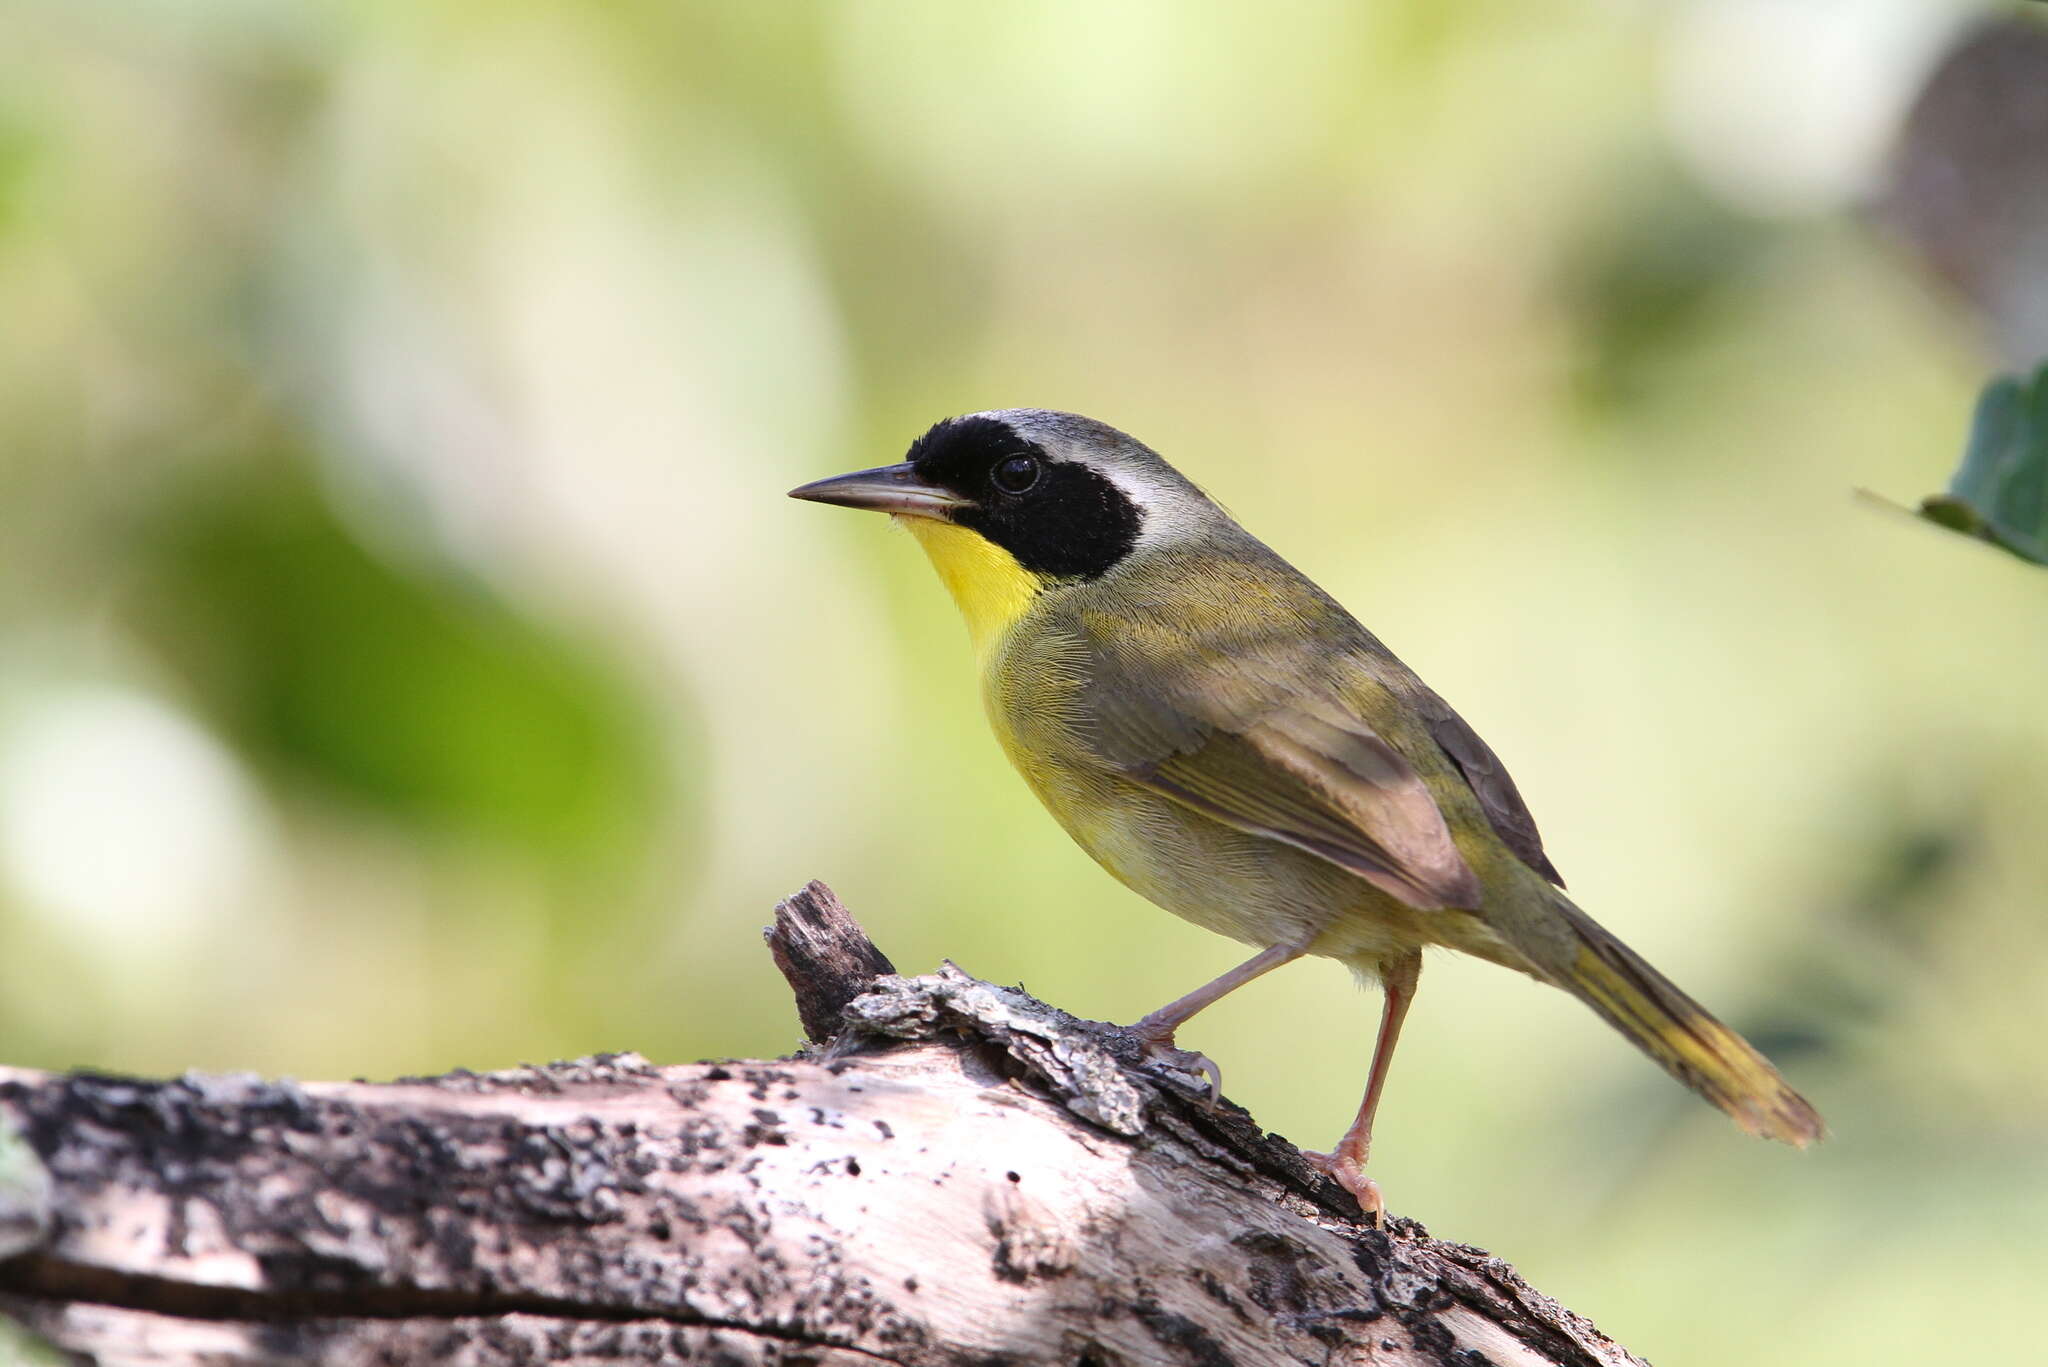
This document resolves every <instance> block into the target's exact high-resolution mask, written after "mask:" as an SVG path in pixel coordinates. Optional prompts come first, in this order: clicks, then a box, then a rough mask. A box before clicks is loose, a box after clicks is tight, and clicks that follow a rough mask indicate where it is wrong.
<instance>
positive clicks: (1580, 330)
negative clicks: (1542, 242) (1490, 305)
mask: <svg viewBox="0 0 2048 1367" xmlns="http://www.w3.org/2000/svg"><path fill="white" fill-rule="evenodd" d="M1630 187H1631V188H1630V189H1629V190H1628V191H1627V192H1626V193H1623V194H1622V195H1620V196H1618V197H1617V198H1615V199H1614V200H1612V201H1610V203H1609V206H1608V209H1607V212H1608V215H1609V217H1608V219H1607V221H1606V222H1605V223H1604V224H1595V225H1592V226H1590V227H1589V228H1588V229H1587V231H1586V232H1585V234H1583V236H1582V238H1581V239H1580V240H1581V241H1582V242H1583V244H1584V245H1583V247H1582V248H1581V249H1580V250H1581V255H1579V256H1578V258H1577V259H1576V260H1575V261H1573V262H1571V263H1569V264H1567V265H1566V267H1565V270H1564V278H1563V281H1562V284H1561V288H1562V294H1563V297H1564V299H1565V302H1566V304H1567V306H1568V307H1569V308H1570V310H1571V314H1572V319H1573V323H1574V326H1575V329H1576V332H1577V334H1578V339H1579V347H1578V355H1577V358H1576V359H1577V364H1576V368H1575V372H1574V376H1573V379H1574V382H1575V389H1576V393H1577V397H1578V398H1579V400H1580V401H1581V402H1583V403H1586V404H1588V405H1590V406H1592V407H1594V408H1598V409H1603V410H1621V409H1627V408H1629V407H1632V406H1634V405H1637V404H1639V403H1642V402H1644V401H1645V400H1648V399H1651V398H1653V397H1655V390H1656V376H1657V373H1658V370H1659V368H1660V367H1661V366H1662V365H1663V364H1664V363H1665V361H1666V359H1667V358H1668V357H1669V356H1670V354H1671V353H1672V352H1673V351H1675V350H1677V349H1680V348H1682V347H1683V346H1685V345H1686V344H1687V342H1688V341H1689V340H1690V339H1691V338H1692V337H1693V336H1694V334H1695V333H1696V332H1697V330H1698V329H1699V328H1700V327H1701V326H1702V325H1703V324H1704V323H1705V322H1706V321H1707V320H1708V319H1709V318H1710V317H1711V316H1712V314H1713V311H1714V310H1715V308H1716V307H1717V306H1719V304H1720V303H1721V301H1722V300H1723V299H1725V298H1726V297H1727V296H1728V294H1729V293H1730V291H1731V289H1732V288H1733V287H1734V286H1736V285H1737V284H1738V283H1739V282H1740V281H1741V280H1742V279H1744V278H1745V277H1746V276H1747V275H1748V274H1749V273H1750V272H1751V270H1752V269H1753V268H1754V266H1755V264H1756V262H1757V261H1758V260H1759V259H1760V258H1761V257H1762V256H1763V254H1764V252H1765V251H1766V250H1767V249H1768V248H1769V246H1770V245H1771V243H1772V242H1773V240H1774V234H1773V232H1772V230H1771V229H1770V228H1769V227H1768V226H1767V225H1765V224H1762V223H1759V222H1757V221H1755V220H1753V219H1748V218H1743V217H1741V216H1739V215H1737V214H1733V213H1730V212H1729V211H1728V210H1727V209H1724V208H1722V207H1721V206H1720V205H1719V204H1718V203H1717V202H1715V201H1714V200H1713V199H1711V198H1709V197H1708V196H1707V195H1705V194H1704V193H1702V192H1701V191H1700V189H1699V188H1698V187H1697V186H1695V185H1694V184H1692V183H1691V182H1690V181H1689V180H1687V179H1686V178H1685V177H1683V176H1682V175H1680V174H1679V173H1678V172H1677V170H1676V169H1675V168H1673V167H1670V166H1667V165H1660V166H1658V167H1656V168H1655V169H1654V170H1648V171H1646V172H1645V173H1644V174H1642V175H1640V176H1637V177H1634V178H1632V180H1631V182H1630ZM1636 449H1640V450H1644V451H1648V450H1651V449H1654V448H1649V447H1644V448H1636Z"/></svg>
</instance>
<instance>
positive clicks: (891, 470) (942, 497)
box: [789, 461, 972, 520]
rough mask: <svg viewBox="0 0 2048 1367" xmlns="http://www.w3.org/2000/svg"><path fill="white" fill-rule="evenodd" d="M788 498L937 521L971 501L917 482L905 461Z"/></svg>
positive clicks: (839, 478) (826, 481) (832, 480)
mask: <svg viewBox="0 0 2048 1367" xmlns="http://www.w3.org/2000/svg"><path fill="white" fill-rule="evenodd" d="M789 496H790V497H791V498H801V499H806V500H808V501H810V502H812V503H836V504H838V505H839V506H840V507H842V508H868V509H872V510H873V511H875V512H878V513H902V514H905V515H907V516H910V517H934V518H939V519H941V520H943V519H944V518H945V516H946V514H947V513H948V512H949V511H951V510H952V509H954V508H966V507H971V506H972V500H971V499H965V498H962V497H960V496H959V495H958V494H956V493H954V492H952V491H951V490H950V489H941V488H939V487H937V486H936V485H931V484H926V483H925V482H923V481H922V480H920V479H919V478H918V477H917V470H916V468H915V467H914V466H912V465H911V464H910V463H909V462H908V461H905V462H904V463H903V464H901V465H880V466H877V467H875V468H874V469H872V470H856V471H854V472H853V473H852V474H850V475H834V476H833V477H832V478H830V479H821V480H815V481H813V482H812V483H809V484H806V485H803V486H802V487H800V488H796V489H791V490H790V491H789Z"/></svg>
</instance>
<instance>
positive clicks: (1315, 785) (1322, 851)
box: [1095, 688, 1481, 910]
mask: <svg viewBox="0 0 2048 1367" xmlns="http://www.w3.org/2000/svg"><path fill="white" fill-rule="evenodd" d="M1098 698H1099V699H1101V703H1100V704H1099V705H1098V707H1097V709H1096V714H1095V715H1096V720H1097V723H1098V725H1099V727H1100V731H1099V732H1098V743H1099V744H1101V746H1102V748H1103V749H1104V751H1105V752H1106V755H1107V757H1108V758H1110V759H1111V761H1112V762H1113V763H1115V764H1116V765H1117V767H1118V768H1119V769H1120V770H1121V771H1122V772H1123V773H1124V775H1125V776H1126V777H1128V778H1129V779H1131V780H1132V781H1133V782H1136V783H1139V784H1142V785H1143V786H1145V787H1148V788H1151V789H1152V790H1154V791H1155V792H1159V793H1162V794H1164V795H1165V796H1167V797H1170V798H1172V799H1174V800H1175V801H1177V802H1181V803H1183V804H1185V805H1187V806H1189V807H1192V808H1194V809H1195V810H1196V811H1198V812H1201V813H1202V814H1203V815H1205V816H1209V817H1212V818H1214V819H1215V820H1217V821H1220V822H1222V823H1224V824H1225V825H1228V826H1234V827H1236V828H1237V829H1239V830H1242V831H1250V832H1252V833H1254V834H1257V835H1263V836H1267V837H1269V838H1271V839H1273V840H1278V841H1282V842H1284V843H1286V844H1289V845H1292V846H1294V847H1295V848H1297V849H1302V850H1306V851H1308V852H1309V853H1310V854H1314V855H1319V856H1320V857H1322V858H1324V859H1327V860H1329V861H1330V862H1331V863H1333V864H1336V865H1338V866H1339V867H1342V868H1346V869H1349V870H1351V871H1352V872H1353V873H1356V874H1358V875H1359V876H1360V877H1361V878H1364V879H1365V880H1366V881H1368V882H1370V883H1371V884H1373V886H1375V887H1377V888H1380V889H1381V890H1382V891H1384V892H1387V893H1389V894H1391V895H1392V896H1394V897H1398V898H1399V899H1400V900H1401V901H1403V902H1406V903H1407V904H1408V905H1409V906H1412V907H1415V908H1417V909H1418V910H1434V909H1437V908H1440V907H1468V908H1469V907H1477V906H1478V905H1479V902H1480V896H1481V893H1480V885H1479V879H1478V878H1477V877H1476V876H1475V875H1474V874H1473V872H1472V870H1471V868H1470V867H1469V866H1468V865H1467V864H1466V863H1465V860H1464V857H1463V856H1462V855H1460V854H1459V853H1458V848H1457V846H1456V845H1455V844H1453V843H1452V841H1451V833H1450V829H1449V828H1448V827H1447V826H1446V825H1445V823H1444V816H1443V812H1442V811H1441V810H1439V808H1438V807H1437V803H1436V798H1435V797H1434V796H1433V795H1432V794H1431V793H1430V791H1429V788H1428V786H1427V785H1426V784H1425V783H1424V782H1423V780H1422V777H1421V775H1419V774H1418V773H1416V771H1415V768H1414V766H1412V765H1411V764H1409V763H1408V761H1407V760H1406V759H1404V758H1402V756H1401V754H1400V752H1398V751H1397V750H1395V749H1394V747H1393V746H1391V745H1389V744H1387V742H1386V741H1385V740H1383V739H1381V738H1380V737H1379V736H1378V735H1377V734H1375V733H1374V731H1373V730H1372V728H1371V727H1369V726H1367V725H1366V724H1365V722H1363V721H1362V720H1360V719H1359V718H1358V716H1357V715H1356V714H1355V713H1353V712H1352V711H1351V710H1350V709H1348V708H1346V707H1344V706H1343V705H1342V703H1341V702H1340V701H1339V700H1338V699H1337V698H1336V697H1335V696H1334V695H1320V694H1309V695H1302V694H1295V695H1292V696H1289V697H1287V698H1285V699H1281V700H1274V699H1271V698H1263V699H1259V700H1257V701H1256V702H1255V703H1251V705H1249V706H1247V703H1248V702H1250V700H1249V699H1246V698H1244V697H1242V696H1240V697H1238V698H1235V699H1232V698H1230V697H1229V696H1228V694H1224V695H1222V696H1218V695H1213V694H1210V695H1197V696H1195V697H1193V698H1192V699H1190V698H1189V696H1188V695H1187V694H1185V693H1183V694H1182V696H1181V701H1179V702H1178V703H1176V702H1175V701H1173V700H1170V699H1167V698H1162V697H1160V696H1159V695H1158V694H1157V693H1154V694H1152V695H1151V696H1149V697H1145V698H1143V699H1142V700H1139V699H1137V698H1134V697H1133V696H1132V695H1131V694H1129V693H1127V692H1123V691H1121V690H1117V689H1113V688H1112V689H1108V690H1103V691H1102V692H1101V693H1098Z"/></svg>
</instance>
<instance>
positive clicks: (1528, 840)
mask: <svg viewBox="0 0 2048 1367" xmlns="http://www.w3.org/2000/svg"><path fill="white" fill-rule="evenodd" d="M1423 693H1424V695H1425V696H1423V697H1420V698H1418V699H1416V710H1417V711H1418V712H1420V713H1421V714H1422V719H1423V721H1424V723H1425V724H1426V725H1427V726H1428V727H1429V734H1430V736H1431V738H1432V739H1434V740H1435V741H1436V743H1437V748H1438V749H1440V750H1442V751H1443V752H1444V753H1445V754H1446V755H1448V756H1450V760H1451V763H1453V764H1455V765H1457V766H1458V772H1459V773H1461V774H1463V775H1464V776H1465V783H1466V785H1467V786H1468V787H1470V788H1471V789H1472V792H1473V795H1474V796H1476V797H1477V798H1478V799H1479V806H1480V809H1481V810H1482V811H1484V812H1485V813H1486V819H1487V821H1488V823H1490V824H1491V825H1492V827H1493V833H1494V834H1495V835H1497V836H1499V837H1500V839H1501V843H1502V844H1503V845H1506V846H1507V847H1508V848H1509V849H1510V850H1513V851H1514V852H1515V857H1516V858H1518V859H1520V860H1521V861H1522V862H1523V863H1524V864H1527V865H1528V866H1529V867H1530V868H1532V869H1534V870H1536V872H1538V873H1540V874H1542V875H1543V876H1544V877H1545V878H1548V879H1549V880H1550V881H1551V882H1553V883H1555V884H1557V885H1558V886H1559V887H1563V886H1564V876H1563V875H1562V874H1560V873H1558V871H1557V866H1556V865H1555V864H1552V863H1551V862H1550V856H1549V855H1547V854H1545V853H1544V852H1543V837H1542V836H1541V835H1540V834H1538V833H1537V830H1536V818H1535V817H1534V816H1532V815H1530V813H1529V806H1528V804H1527V803H1525V802H1523V801H1522V794H1521V793H1520V792H1519V791H1518V790H1517V789H1516V788H1515V781H1514V780H1513V779H1512V778H1510V777H1508V771H1507V768H1506V766H1504V765H1503V764H1502V763H1501V762H1500V758H1499V756H1497V755H1495V754H1494V753H1493V751H1492V750H1491V749H1490V748H1488V746H1487V744H1486V742H1485V741H1483V740H1481V739H1480V738H1479V733H1478V732H1477V731H1474V730H1473V729H1472V728H1471V726H1469V725H1468V724H1467V723H1466V721H1465V719H1464V718H1463V717H1461V716H1459V715H1458V714H1457V713H1456V712H1454V711H1452V710H1451V705H1450V704H1449V703H1447V702H1445V701H1444V700H1443V699H1442V698H1439V697H1438V696H1437V695H1436V694H1434V693H1431V692H1429V690H1427V689H1424V690H1423Z"/></svg>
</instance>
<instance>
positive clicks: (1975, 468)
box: [1920, 365, 2048, 565]
mask: <svg viewBox="0 0 2048 1367" xmlns="http://www.w3.org/2000/svg"><path fill="white" fill-rule="evenodd" d="M1920 515H1921V516H1922V517H1924V518H1926V519H1927V520H1928V521H1929V522H1933V523H1937V524H1939V525H1940V526H1943V527H1947V528H1949V529H1950V530H1952V531H1958V532H1961V533H1963V534H1964V535H1966V536H1974V537H1977V538H1979V539H1980V540H1984V541H1989V542H1990V543H1991V544H1992V545H1994V546H1998V547H2000V548H2002V549H2004V550H2008V551H2011V552H2012V553H2013V554H2014V555H2016V556H2018V557H2020V559H2022V560H2028V561H2032V562H2033V563H2034V564H2036V565H2048V365H2043V366H2042V367H2041V368H2040V369H2039V370H2037V371H2035V372H2034V375H2033V377H2032V378H2031V379H2020V378H2017V377H2014V376H2004V377H2001V378H1999V379H1997V380H1993V381H1992V382H1991V383H1990V384H1989V385H1987V386H1986V387H1985V390H1984V394H1983V397H1981V398H1979V399H1978V400H1977V416H1976V418H1975V420H1974V421H1973V422H1972V423H1971V426H1970V445H1969V449H1968V450H1967V451H1966V452H1965V453H1964V455H1963V463H1962V465H1961V466H1960V467H1958V469H1957V470H1956V473H1955V477H1954V478H1953V479H1951V480H1950V481H1949V486H1948V492H1947V493H1945V494H1936V495H1933V496H1932V497H1929V498H1926V499H1922V500H1921V503H1920Z"/></svg>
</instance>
